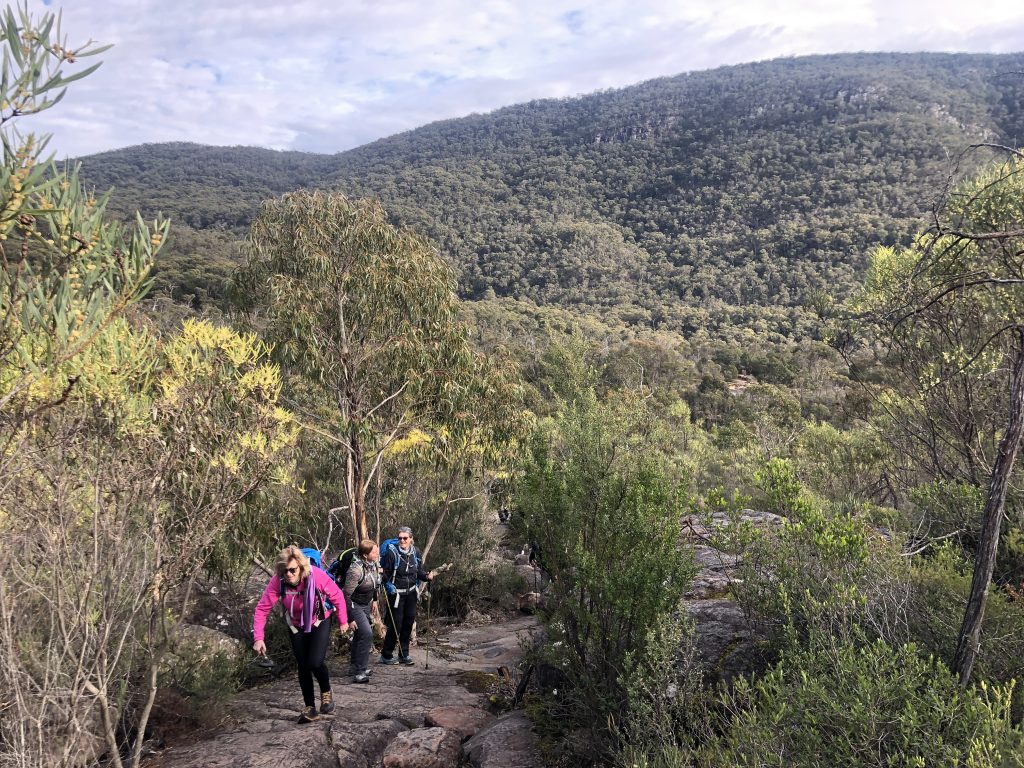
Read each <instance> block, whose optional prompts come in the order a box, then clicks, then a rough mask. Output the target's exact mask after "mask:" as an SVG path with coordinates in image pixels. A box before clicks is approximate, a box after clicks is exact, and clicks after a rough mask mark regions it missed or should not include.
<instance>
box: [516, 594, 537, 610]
mask: <svg viewBox="0 0 1024 768" xmlns="http://www.w3.org/2000/svg"><path fill="white" fill-rule="evenodd" d="M540 604H541V594H540V592H527V593H526V594H523V595H520V596H519V598H518V608H519V610H520V611H522V612H523V613H535V612H536V611H537V609H538V608H540Z"/></svg>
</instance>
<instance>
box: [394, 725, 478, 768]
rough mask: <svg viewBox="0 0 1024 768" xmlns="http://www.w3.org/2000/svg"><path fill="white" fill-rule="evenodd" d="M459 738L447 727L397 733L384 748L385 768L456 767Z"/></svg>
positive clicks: (459, 750) (458, 753)
mask: <svg viewBox="0 0 1024 768" xmlns="http://www.w3.org/2000/svg"><path fill="white" fill-rule="evenodd" d="M461 743H462V740H461V739H460V738H459V734H458V733H456V732H455V731H449V730H447V729H446V728H416V729H415V730H412V731H405V732H404V733H400V734H398V735H397V736H396V737H395V738H394V740H392V742H391V743H390V744H388V748H387V749H386V750H385V751H384V768H456V766H458V764H459V755H460V752H461V749H460V744H461Z"/></svg>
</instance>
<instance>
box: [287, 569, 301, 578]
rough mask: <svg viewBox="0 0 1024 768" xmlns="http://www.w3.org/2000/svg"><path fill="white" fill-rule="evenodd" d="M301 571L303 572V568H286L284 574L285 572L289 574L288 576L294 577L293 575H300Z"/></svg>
mask: <svg viewBox="0 0 1024 768" xmlns="http://www.w3.org/2000/svg"><path fill="white" fill-rule="evenodd" d="M301 570H302V569H301V568H298V567H296V568H285V569H284V572H285V573H287V574H288V575H289V576H290V575H292V574H294V573H298V572H299V571H301Z"/></svg>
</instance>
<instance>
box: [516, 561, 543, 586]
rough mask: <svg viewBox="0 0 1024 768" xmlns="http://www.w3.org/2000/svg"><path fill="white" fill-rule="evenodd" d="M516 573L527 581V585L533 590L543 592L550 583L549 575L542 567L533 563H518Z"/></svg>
mask: <svg viewBox="0 0 1024 768" xmlns="http://www.w3.org/2000/svg"><path fill="white" fill-rule="evenodd" d="M516 573H518V574H519V576H520V577H521V578H522V579H523V581H525V582H526V586H527V587H528V588H529V589H530V590H531V591H533V592H543V591H544V587H546V586H547V585H548V581H550V579H548V575H547V574H546V573H544V571H542V570H541V569H540V568H536V567H534V566H532V565H517V566H516Z"/></svg>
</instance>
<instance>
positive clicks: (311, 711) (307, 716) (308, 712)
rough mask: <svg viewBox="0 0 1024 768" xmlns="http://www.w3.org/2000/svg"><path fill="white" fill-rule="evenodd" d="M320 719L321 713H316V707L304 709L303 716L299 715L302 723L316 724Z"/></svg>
mask: <svg viewBox="0 0 1024 768" xmlns="http://www.w3.org/2000/svg"><path fill="white" fill-rule="evenodd" d="M319 719H320V713H319V712H317V711H316V707H303V709H302V714H301V715H299V722H300V723H315V722H316V721H317V720H319Z"/></svg>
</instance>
